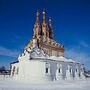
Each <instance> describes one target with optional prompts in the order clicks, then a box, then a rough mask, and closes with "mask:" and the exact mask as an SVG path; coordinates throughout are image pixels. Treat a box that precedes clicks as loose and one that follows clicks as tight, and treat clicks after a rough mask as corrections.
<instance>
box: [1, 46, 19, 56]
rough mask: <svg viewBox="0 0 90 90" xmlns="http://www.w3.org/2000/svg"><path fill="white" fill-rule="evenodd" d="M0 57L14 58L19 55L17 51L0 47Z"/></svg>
mask: <svg viewBox="0 0 90 90" xmlns="http://www.w3.org/2000/svg"><path fill="white" fill-rule="evenodd" d="M0 55H3V56H10V57H16V56H18V55H19V51H17V50H11V49H8V48H6V47H2V46H0Z"/></svg>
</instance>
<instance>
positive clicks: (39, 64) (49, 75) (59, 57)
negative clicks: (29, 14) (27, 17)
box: [11, 11, 85, 82]
mask: <svg viewBox="0 0 90 90" xmlns="http://www.w3.org/2000/svg"><path fill="white" fill-rule="evenodd" d="M42 15H43V17H42V22H41V21H40V13H39V11H37V14H36V22H35V24H34V29H33V32H34V34H33V37H32V39H31V40H30V41H29V43H28V45H27V46H26V47H25V48H24V52H22V54H21V55H19V57H18V60H17V62H14V63H11V77H12V78H13V79H15V80H19V81H23V80H24V81H26V82H27V81H31V82H32V81H34V82H36V81H38V82H39V81H46V82H47V81H58V80H70V79H84V78H85V77H84V68H83V65H82V64H80V63H79V62H76V61H74V60H72V59H67V58H65V57H64V45H62V44H59V43H57V42H56V41H55V40H54V37H53V28H52V20H51V18H49V20H48V23H47V20H46V12H45V11H43V13H42Z"/></svg>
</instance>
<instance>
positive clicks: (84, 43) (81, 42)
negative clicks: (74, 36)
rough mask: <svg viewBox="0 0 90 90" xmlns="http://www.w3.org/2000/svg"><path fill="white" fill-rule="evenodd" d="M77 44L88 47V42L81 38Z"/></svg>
mask: <svg viewBox="0 0 90 90" xmlns="http://www.w3.org/2000/svg"><path fill="white" fill-rule="evenodd" d="M79 44H80V46H82V47H86V48H88V46H89V45H88V43H86V42H85V41H83V40H82V41H80V43H79Z"/></svg>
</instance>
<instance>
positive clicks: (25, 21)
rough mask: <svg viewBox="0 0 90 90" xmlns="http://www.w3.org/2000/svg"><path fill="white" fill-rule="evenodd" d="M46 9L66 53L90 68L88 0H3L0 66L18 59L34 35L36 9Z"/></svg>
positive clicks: (1, 0)
mask: <svg viewBox="0 0 90 90" xmlns="http://www.w3.org/2000/svg"><path fill="white" fill-rule="evenodd" d="M44 8H45V9H46V13H47V19H48V17H52V22H53V31H54V38H55V40H56V41H58V42H59V43H62V44H64V46H65V56H66V57H68V58H72V59H74V60H76V61H80V62H81V63H83V64H85V66H86V68H88V69H90V47H89V46H90V1H89V0H0V66H2V65H5V66H7V67H8V66H9V63H10V62H13V61H16V60H17V57H18V55H19V53H21V52H22V51H23V48H24V47H25V45H27V43H28V41H29V40H30V39H31V38H32V35H33V25H34V23H35V15H36V11H37V10H38V9H39V10H40V11H41V14H42V10H43V9H44Z"/></svg>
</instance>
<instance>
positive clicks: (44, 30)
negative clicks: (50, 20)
mask: <svg viewBox="0 0 90 90" xmlns="http://www.w3.org/2000/svg"><path fill="white" fill-rule="evenodd" d="M42 14H43V20H42V36H43V41H46V38H47V23H46V12H45V10H44V11H43V12H42Z"/></svg>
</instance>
